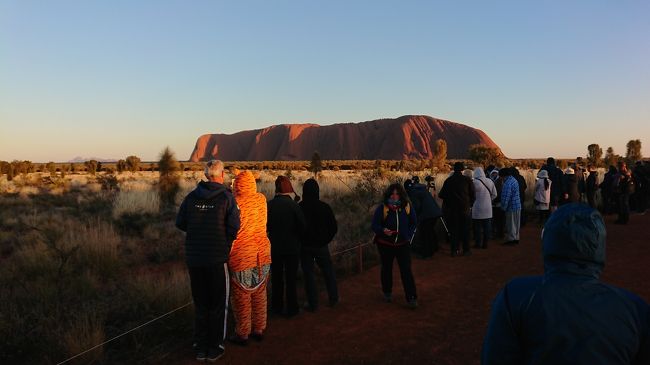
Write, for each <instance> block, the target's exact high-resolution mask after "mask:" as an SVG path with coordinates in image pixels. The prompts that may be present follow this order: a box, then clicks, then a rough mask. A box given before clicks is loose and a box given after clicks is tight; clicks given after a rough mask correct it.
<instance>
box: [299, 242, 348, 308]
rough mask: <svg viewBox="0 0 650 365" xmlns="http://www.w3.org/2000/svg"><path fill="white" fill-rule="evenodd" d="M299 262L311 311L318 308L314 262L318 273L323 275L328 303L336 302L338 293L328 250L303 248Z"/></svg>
mask: <svg viewBox="0 0 650 365" xmlns="http://www.w3.org/2000/svg"><path fill="white" fill-rule="evenodd" d="M300 261H301V265H302V272H303V274H304V275H305V293H306V294H307V301H308V302H309V306H310V307H311V308H312V309H316V308H318V290H317V287H316V279H315V275H314V262H316V265H318V267H319V268H320V271H321V272H322V273H323V278H324V279H325V286H326V287H327V295H328V297H329V301H330V303H335V302H338V300H339V292H338V289H337V287H336V275H335V273H334V268H333V267H332V259H331V258H330V251H329V248H328V247H327V246H323V247H308V246H303V247H302V251H301V253H300Z"/></svg>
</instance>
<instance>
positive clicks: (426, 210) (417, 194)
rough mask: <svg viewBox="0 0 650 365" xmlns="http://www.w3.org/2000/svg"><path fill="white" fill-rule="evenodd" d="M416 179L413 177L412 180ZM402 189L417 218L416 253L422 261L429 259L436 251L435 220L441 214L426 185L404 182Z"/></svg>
mask: <svg viewBox="0 0 650 365" xmlns="http://www.w3.org/2000/svg"><path fill="white" fill-rule="evenodd" d="M416 177H417V176H414V178H413V180H415V178H416ZM417 181H419V179H418V180H417ZM409 182H411V183H409ZM404 189H405V190H406V192H407V194H408V196H409V199H410V200H411V203H412V204H413V209H415V213H416V215H417V217H418V228H417V233H416V234H415V239H414V241H415V242H416V243H417V245H418V253H419V254H420V255H421V256H422V258H423V259H426V258H430V257H432V256H433V254H434V253H435V252H436V251H438V237H437V236H436V230H435V228H436V220H437V219H438V218H439V217H440V216H441V215H442V212H441V210H440V207H439V206H438V203H436V200H435V199H434V198H433V195H431V193H430V192H429V190H428V189H427V186H426V185H424V184H420V183H419V182H418V183H413V182H412V180H406V181H405V182H404Z"/></svg>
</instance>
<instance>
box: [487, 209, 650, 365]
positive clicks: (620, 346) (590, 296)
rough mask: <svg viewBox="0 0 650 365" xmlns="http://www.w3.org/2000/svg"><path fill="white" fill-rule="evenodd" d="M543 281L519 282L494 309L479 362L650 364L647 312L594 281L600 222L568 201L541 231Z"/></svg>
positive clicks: (601, 257)
mask: <svg viewBox="0 0 650 365" xmlns="http://www.w3.org/2000/svg"><path fill="white" fill-rule="evenodd" d="M542 241H543V255H544V276H539V277H524V278H517V279H514V280H512V281H510V282H509V283H508V284H506V286H505V288H503V290H501V292H500V293H499V294H498V295H497V297H496V299H495V300H494V302H493V304H492V314H491V318H490V323H489V326H488V330H487V334H486V336H485V342H484V344H483V353H482V361H481V363H482V364H484V365H489V364H499V365H510V364H577V365H582V364H585V365H587V364H588V365H600V364H602V365H618V364H621V365H623V364H626V365H627V364H650V328H649V327H650V324H649V322H648V321H649V320H650V308H649V307H648V304H646V303H645V302H644V301H643V300H642V299H641V298H639V297H638V296H636V295H634V294H632V293H631V292H628V291H626V290H624V289H620V288H617V287H614V286H611V285H607V284H605V283H603V282H601V281H600V280H599V276H600V273H601V271H602V270H603V267H604V264H605V224H604V222H603V218H602V216H601V215H600V213H598V212H597V211H596V210H594V209H592V208H590V207H589V206H587V205H584V204H579V203H573V204H567V205H564V206H562V207H561V208H560V209H558V210H557V211H556V212H555V213H553V214H552V215H551V217H550V218H549V220H548V222H547V223H546V225H545V227H544V236H543V238H542Z"/></svg>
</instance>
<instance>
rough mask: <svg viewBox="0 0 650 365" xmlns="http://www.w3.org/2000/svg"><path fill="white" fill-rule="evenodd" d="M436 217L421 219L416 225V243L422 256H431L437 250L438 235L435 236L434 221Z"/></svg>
mask: <svg viewBox="0 0 650 365" xmlns="http://www.w3.org/2000/svg"><path fill="white" fill-rule="evenodd" d="M437 220H438V218H429V219H426V220H423V221H422V222H420V224H419V225H418V234H417V244H418V245H419V246H420V247H419V253H420V254H421V255H422V257H431V256H433V254H434V253H435V252H436V251H438V236H436V221H437Z"/></svg>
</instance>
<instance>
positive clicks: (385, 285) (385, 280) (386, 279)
mask: <svg viewBox="0 0 650 365" xmlns="http://www.w3.org/2000/svg"><path fill="white" fill-rule="evenodd" d="M377 250H378V251H379V256H380V257H381V290H382V291H383V292H384V293H385V294H392V293H393V261H395V259H397V265H398V266H399V274H400V277H401V278H402V285H403V286H404V294H405V295H406V300H407V301H408V300H411V299H416V298H417V293H416V291H415V279H413V272H412V271H411V249H410V248H409V246H408V245H402V246H395V247H391V246H387V245H382V244H378V245H377Z"/></svg>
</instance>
